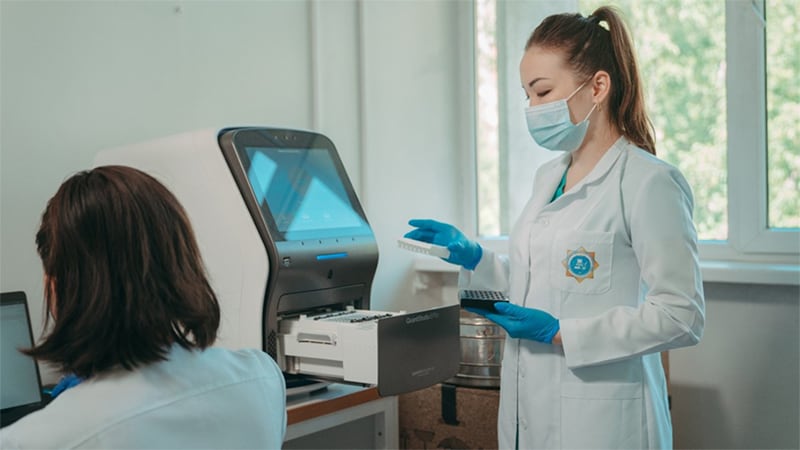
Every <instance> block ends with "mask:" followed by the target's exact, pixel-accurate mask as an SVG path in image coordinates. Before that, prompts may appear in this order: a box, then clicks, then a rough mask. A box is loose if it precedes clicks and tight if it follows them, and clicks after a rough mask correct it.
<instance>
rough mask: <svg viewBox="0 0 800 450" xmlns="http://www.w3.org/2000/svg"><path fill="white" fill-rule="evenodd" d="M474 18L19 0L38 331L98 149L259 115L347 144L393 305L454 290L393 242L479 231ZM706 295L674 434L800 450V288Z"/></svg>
mask: <svg viewBox="0 0 800 450" xmlns="http://www.w3.org/2000/svg"><path fill="white" fill-rule="evenodd" d="M178 7H180V8H178ZM176 8H178V9H176ZM469 13H470V4H469V2H466V1H356V0H341V1H335V0H330V1H325V0H319V1H292V2H289V1H251V2H188V1H175V2H173V1H162V2H139V1H135V0H131V1H116V2H105V3H103V2H92V1H81V2H78V1H70V2H23V1H9V0H3V1H2V2H0V290H2V291H10V290H24V291H26V292H27V293H28V295H29V298H30V299H31V309H32V310H33V313H34V315H35V320H34V322H35V326H36V327H37V329H38V328H40V325H41V324H40V323H39V321H38V317H41V297H42V289H41V286H40V284H41V276H42V272H41V267H40V262H39V260H38V257H37V255H36V251H35V246H34V242H33V236H34V233H35V230H36V228H37V226H38V220H39V215H40V214H41V211H42V210H43V208H44V206H45V202H46V201H47V199H48V198H49V197H50V196H51V195H52V194H53V193H54V192H55V190H56V188H57V187H58V185H59V184H60V183H61V182H62V181H63V180H64V179H65V178H66V177H67V176H69V175H71V174H72V173H74V172H75V171H77V170H81V169H85V168H88V167H89V166H90V164H91V161H92V159H93V157H94V154H95V153H96V152H97V151H98V150H100V149H103V148H107V147H112V146H117V145H121V144H126V143H132V142H138V141H142V140H145V139H149V138H152V137H157V136H163V135H168V134H173V133H177V132H181V131H187V130H191V129H196V128H206V127H209V126H228V125H239V124H258V125H273V126H285V127H293V128H307V129H314V130H317V131H320V132H322V133H324V134H326V135H328V136H329V137H331V139H332V140H333V141H334V142H335V143H336V144H337V147H338V149H339V151H340V153H341V155H342V159H343V160H344V163H345V166H346V167H347V170H348V173H349V174H350V177H351V179H352V181H353V183H354V185H356V187H357V188H358V191H359V195H360V198H361V200H362V203H363V205H364V208H365V210H366V212H367V215H368V218H369V220H370V222H371V224H372V226H373V228H374V231H375V234H376V236H377V238H378V241H379V248H380V252H381V253H380V263H379V267H378V273H377V274H376V279H375V284H374V289H373V306H374V307H375V308H376V309H409V310H411V309H419V308H422V307H426V306H430V305H435V304H438V303H441V302H446V301H450V299H449V298H446V299H441V293H442V292H452V290H450V289H441V287H442V286H443V285H447V284H448V283H452V282H453V277H452V275H451V274H439V275H432V276H430V277H429V278H430V281H431V282H432V286H431V288H430V289H427V290H422V291H420V292H416V293H415V292H414V291H413V290H412V287H411V286H412V282H413V280H414V276H415V275H414V273H413V271H412V257H411V255H410V254H408V253H406V252H403V251H400V250H398V249H396V246H395V244H394V240H395V238H396V237H398V236H399V235H401V234H402V233H404V232H405V231H406V230H407V229H408V227H407V226H406V225H405V223H406V221H407V220H408V219H409V218H411V217H423V216H430V217H435V218H439V219H442V220H445V221H450V222H454V223H456V224H459V225H460V226H461V227H462V228H464V229H466V230H470V229H471V228H472V227H474V223H473V222H472V219H471V218H472V216H473V215H474V213H473V212H471V211H472V208H473V207H474V200H473V198H472V195H471V194H470V193H471V192H473V187H472V184H471V183H472V181H471V173H472V171H473V170H474V165H473V163H472V160H471V148H472V147H471V146H472V141H471V139H472V133H473V131H472V122H471V115H470V114H471V113H469V110H470V105H471V102H472V101H473V98H472V96H471V95H472V94H471V92H470V88H469V86H470V83H471V76H472V75H471V73H470V64H471V59H470V58H471V57H470V54H471V51H472V44H471V42H470V38H469V35H468V34H467V31H468V30H469V27H470V26H471V24H470V23H469ZM707 288H708V305H707V306H708V311H707V312H708V327H707V330H706V336H705V338H704V340H703V342H701V344H700V345H699V346H697V347H694V348H690V349H683V350H678V351H675V352H673V353H672V380H673V408H674V409H673V413H674V417H675V434H676V441H675V443H676V447H693V448H733V447H738V448H756V447H759V448H765V447H784V448H797V447H798V435H797V423H798V408H797V405H798V385H800V380H799V379H798V365H799V364H800V363H798V353H799V351H798V340H800V331H798V316H799V315H800V314H799V313H798V303H799V302H798V290H797V288H796V287H775V286H746V285H709V286H708V287H707ZM37 331H38V330H37ZM48 376H49V379H47V380H46V381H52V380H53V379H54V377H55V375H52V374H50V375H48Z"/></svg>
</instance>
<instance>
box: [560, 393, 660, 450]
mask: <svg viewBox="0 0 800 450" xmlns="http://www.w3.org/2000/svg"><path fill="white" fill-rule="evenodd" d="M642 403H643V395H642V385H641V383H563V384H562V386H561V447H562V448H576V449H577V448H581V449H585V448H637V449H638V448H643V447H645V443H644V442H643V441H644V436H645V433H644V427H645V420H644V414H643V406H642Z"/></svg>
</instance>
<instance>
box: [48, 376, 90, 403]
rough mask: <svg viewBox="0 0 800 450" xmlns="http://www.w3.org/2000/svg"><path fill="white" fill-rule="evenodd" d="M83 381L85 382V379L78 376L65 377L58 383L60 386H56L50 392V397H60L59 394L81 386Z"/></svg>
mask: <svg viewBox="0 0 800 450" xmlns="http://www.w3.org/2000/svg"><path fill="white" fill-rule="evenodd" d="M81 381H83V378H79V377H78V376H76V375H73V374H69V375H64V376H63V377H61V380H59V381H58V384H56V385H55V387H54V388H53V389H52V390H51V391H50V397H52V398H56V397H58V394H60V393H62V392H64V391H66V390H67V389H69V388H73V387H75V386H77V385H79V384H81Z"/></svg>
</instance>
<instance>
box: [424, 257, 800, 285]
mask: <svg viewBox="0 0 800 450" xmlns="http://www.w3.org/2000/svg"><path fill="white" fill-rule="evenodd" d="M700 270H701V271H702V273H703V281H704V282H706V283H744V284H776V285H793V286H797V285H800V265H798V264H770V263H754V262H742V261H701V262H700ZM414 271H415V272H417V274H425V273H454V272H458V266H456V265H454V264H449V263H446V262H444V261H442V260H441V259H439V258H432V257H430V256H415V257H414Z"/></svg>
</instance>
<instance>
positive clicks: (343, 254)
mask: <svg viewBox="0 0 800 450" xmlns="http://www.w3.org/2000/svg"><path fill="white" fill-rule="evenodd" d="M340 258H347V252H341V253H326V254H324V255H317V261H324V260H326V259H340Z"/></svg>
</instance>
